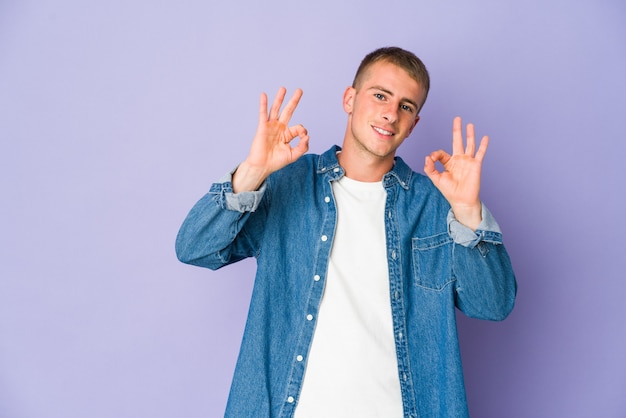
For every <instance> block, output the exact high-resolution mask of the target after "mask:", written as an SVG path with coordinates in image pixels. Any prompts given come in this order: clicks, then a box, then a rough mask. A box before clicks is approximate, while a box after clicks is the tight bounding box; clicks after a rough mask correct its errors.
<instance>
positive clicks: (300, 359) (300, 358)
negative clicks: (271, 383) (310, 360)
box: [296, 356, 304, 361]
mask: <svg viewBox="0 0 626 418" xmlns="http://www.w3.org/2000/svg"><path fill="white" fill-rule="evenodd" d="M296 360H298V361H302V360H304V357H302V356H298V357H296Z"/></svg>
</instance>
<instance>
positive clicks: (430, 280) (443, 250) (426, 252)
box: [411, 232, 454, 290]
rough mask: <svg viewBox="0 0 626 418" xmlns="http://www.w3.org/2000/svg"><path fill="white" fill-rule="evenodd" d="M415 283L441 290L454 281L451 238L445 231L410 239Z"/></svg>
mask: <svg viewBox="0 0 626 418" xmlns="http://www.w3.org/2000/svg"><path fill="white" fill-rule="evenodd" d="M411 245H412V252H413V269H414V271H415V284H416V285H417V286H421V287H425V288H427V289H432V290H441V289H443V288H444V287H446V286H447V285H448V284H449V283H451V282H453V281H454V278H453V277H452V246H453V240H452V238H450V235H449V234H448V233H447V232H444V233H442V234H438V235H433V236H430V237H426V238H413V239H412V244H411Z"/></svg>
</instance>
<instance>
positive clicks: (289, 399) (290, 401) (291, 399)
mask: <svg viewBox="0 0 626 418" xmlns="http://www.w3.org/2000/svg"><path fill="white" fill-rule="evenodd" d="M293 401H295V399H294V398H293V396H290V397H288V398H287V402H289V403H293Z"/></svg>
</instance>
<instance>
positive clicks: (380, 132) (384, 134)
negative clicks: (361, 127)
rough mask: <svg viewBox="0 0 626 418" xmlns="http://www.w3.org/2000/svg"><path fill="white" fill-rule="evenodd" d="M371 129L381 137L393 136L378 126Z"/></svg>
mask: <svg viewBox="0 0 626 418" xmlns="http://www.w3.org/2000/svg"><path fill="white" fill-rule="evenodd" d="M372 129H374V130H375V131H376V132H378V133H379V134H380V135H383V136H387V137H392V136H394V135H395V134H394V133H393V132H391V131H388V130H386V129H383V128H379V127H378V126H372Z"/></svg>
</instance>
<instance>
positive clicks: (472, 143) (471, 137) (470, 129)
mask: <svg viewBox="0 0 626 418" xmlns="http://www.w3.org/2000/svg"><path fill="white" fill-rule="evenodd" d="M466 133H467V145H466V147H465V154H466V155H469V156H472V157H473V156H474V152H476V137H475V132H474V124H473V123H468V124H467V128H466Z"/></svg>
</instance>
